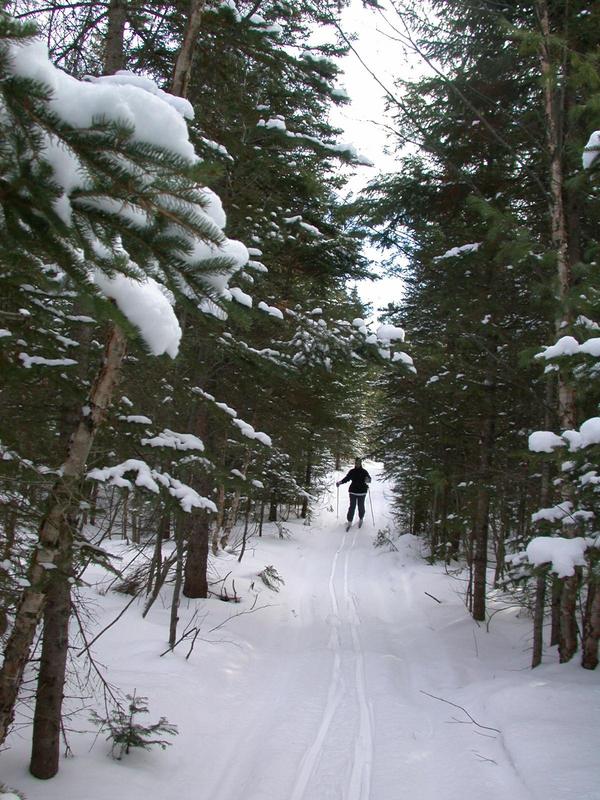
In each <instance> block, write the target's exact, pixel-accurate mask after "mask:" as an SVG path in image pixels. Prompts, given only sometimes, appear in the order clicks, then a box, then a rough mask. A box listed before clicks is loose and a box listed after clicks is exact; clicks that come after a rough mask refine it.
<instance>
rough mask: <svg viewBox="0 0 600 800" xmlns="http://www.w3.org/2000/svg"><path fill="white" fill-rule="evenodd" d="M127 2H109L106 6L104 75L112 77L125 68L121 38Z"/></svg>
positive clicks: (123, 30)
mask: <svg viewBox="0 0 600 800" xmlns="http://www.w3.org/2000/svg"><path fill="white" fill-rule="evenodd" d="M127 5H128V0H110V2H109V4H108V29H107V31H106V43H105V45H104V74H105V75H113V74H114V73H115V72H118V71H119V70H120V69H123V68H124V67H125V54H124V52H123V36H124V34H125V23H126V22H127Z"/></svg>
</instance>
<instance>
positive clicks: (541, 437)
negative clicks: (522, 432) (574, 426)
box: [529, 431, 565, 453]
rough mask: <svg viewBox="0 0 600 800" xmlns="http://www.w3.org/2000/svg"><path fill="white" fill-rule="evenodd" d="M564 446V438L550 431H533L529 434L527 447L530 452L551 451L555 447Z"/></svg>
mask: <svg viewBox="0 0 600 800" xmlns="http://www.w3.org/2000/svg"><path fill="white" fill-rule="evenodd" d="M564 446H565V442H564V440H563V439H561V437H560V436H557V435H556V434H555V433H552V431H534V432H533V433H532V434H530V436H529V449H530V450H531V452H532V453H552V452H554V448H555V447H564Z"/></svg>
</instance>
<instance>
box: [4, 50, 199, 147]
mask: <svg viewBox="0 0 600 800" xmlns="http://www.w3.org/2000/svg"><path fill="white" fill-rule="evenodd" d="M10 50H11V57H12V62H13V71H14V73H15V74H16V75H19V76H21V77H24V78H30V79H32V80H36V81H39V82H42V83H45V84H46V85H47V86H48V87H49V88H50V89H51V91H52V97H51V99H50V108H51V109H52V110H53V111H54V112H55V113H56V114H57V115H58V116H59V117H60V118H61V119H63V120H64V121H65V122H67V123H68V124H69V125H72V126H74V127H78V128H88V127H91V125H92V124H93V122H94V120H95V119H98V118H99V117H104V118H105V119H107V120H114V121H119V122H122V123H125V124H127V125H129V126H131V128H132V129H133V138H134V140H137V141H144V142H148V143H149V144H153V145H156V146H157V147H168V148H169V149H170V150H172V151H173V152H175V153H178V154H179V155H181V156H182V157H183V158H186V159H188V160H189V161H190V162H195V161H196V160H197V156H196V154H195V152H194V148H193V145H192V144H191V142H190V141H189V137H188V131H187V125H186V123H185V120H184V118H183V116H182V113H181V112H182V111H183V110H184V109H185V110H186V111H187V113H189V112H190V111H191V106H189V103H187V102H186V101H183V100H181V98H174V97H172V96H170V95H167V94H166V93H165V92H162V91H161V90H160V89H159V88H158V87H157V86H156V84H155V83H154V82H153V81H151V80H149V79H146V78H140V77H139V76H135V75H132V74H131V73H120V75H119V76H109V77H103V78H95V79H93V80H91V81H89V82H85V81H78V80H77V79H75V78H73V77H71V76H70V75H67V74H66V73H65V72H63V71H62V70H60V69H57V68H56V67H55V66H54V65H53V64H52V63H51V62H50V61H49V59H48V48H47V47H46V45H45V43H44V42H43V41H41V40H35V41H33V42H31V43H28V44H25V45H13V46H11V48H10ZM192 116H193V112H192Z"/></svg>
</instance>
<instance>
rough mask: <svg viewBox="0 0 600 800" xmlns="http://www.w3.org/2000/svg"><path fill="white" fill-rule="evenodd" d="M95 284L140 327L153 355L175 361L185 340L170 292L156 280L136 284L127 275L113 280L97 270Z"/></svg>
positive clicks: (141, 333) (115, 277)
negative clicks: (182, 337)
mask: <svg viewBox="0 0 600 800" xmlns="http://www.w3.org/2000/svg"><path fill="white" fill-rule="evenodd" d="M93 280H94V283H95V284H96V286H97V287H98V289H100V291H101V292H102V293H103V294H104V295H105V296H106V297H110V298H112V299H114V301H115V302H116V304H117V306H118V308H119V310H120V311H122V313H123V314H124V315H125V316H126V317H127V319H128V320H129V321H130V322H131V323H132V324H133V325H135V326H136V328H138V330H139V332H140V335H141V337H142V339H143V340H144V342H145V344H146V345H147V346H148V349H149V350H150V352H151V353H152V355H155V356H158V355H162V354H163V353H167V354H168V355H169V356H171V358H175V356H176V355H177V353H178V351H179V342H180V341H181V327H180V326H179V321H178V319H177V317H176V316H175V311H174V309H173V305H172V300H171V299H170V298H169V297H168V295H167V293H166V289H165V288H164V287H163V286H161V285H160V284H159V283H157V282H156V281H155V280H154V279H153V278H146V279H145V280H144V281H135V280H133V278H128V277H126V276H125V275H115V276H114V277H113V278H109V277H108V276H107V275H105V274H104V273H103V272H101V271H100V270H95V272H94V276H93Z"/></svg>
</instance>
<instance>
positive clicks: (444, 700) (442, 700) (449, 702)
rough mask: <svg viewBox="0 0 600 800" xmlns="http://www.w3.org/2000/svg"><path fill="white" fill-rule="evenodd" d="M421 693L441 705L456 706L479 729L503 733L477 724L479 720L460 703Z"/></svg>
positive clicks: (422, 691) (421, 690)
mask: <svg viewBox="0 0 600 800" xmlns="http://www.w3.org/2000/svg"><path fill="white" fill-rule="evenodd" d="M419 691H420V692H421V694H425V695H427V697H432V698H433V699H434V700H439V701H440V703H448V705H449V706H454V708H460V710H461V711H463V712H464V713H465V714H466V715H467V717H468V718H469V719H470V720H471V722H472V723H473V725H477V727H478V728H483V729H484V730H486V731H494V732H495V733H502V731H499V730H498V728H490V726H489V725H480V724H479V722H477V720H475V719H473V717H472V716H471V715H470V714H469V712H468V711H467V709H466V708H463V707H462V706H459V705H458V703H453V702H452V701H451V700H446V699H445V698H444V697H436V695H434V694H429V692H425V691H424V690H423V689H420V690H419Z"/></svg>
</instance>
